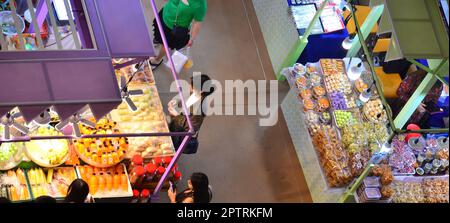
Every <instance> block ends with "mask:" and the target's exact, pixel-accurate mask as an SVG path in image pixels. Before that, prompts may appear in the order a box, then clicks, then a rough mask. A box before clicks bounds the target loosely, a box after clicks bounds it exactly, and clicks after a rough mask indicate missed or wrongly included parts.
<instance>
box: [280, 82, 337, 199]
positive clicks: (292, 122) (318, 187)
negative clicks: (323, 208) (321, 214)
mask: <svg viewBox="0 0 450 223" xmlns="http://www.w3.org/2000/svg"><path fill="white" fill-rule="evenodd" d="M302 109H303V108H302V107H301V105H300V102H299V99H298V93H297V91H296V90H295V89H291V90H290V91H289V93H288V94H287V96H286V98H285V99H284V100H283V102H282V104H281V110H282V111H283V115H284V118H285V120H286V123H287V126H288V130H289V133H290V135H291V138H292V142H293V144H294V148H295V151H296V153H297V157H298V159H299V161H300V164H301V166H302V170H303V174H304V176H305V179H306V183H307V185H308V188H309V192H310V193H311V198H312V200H313V202H317V203H336V202H338V201H339V198H340V196H341V195H342V193H344V192H345V188H330V187H329V186H328V184H327V182H326V180H325V177H324V176H323V172H322V167H321V165H320V162H319V159H318V156H317V153H316V150H315V148H314V146H313V144H312V139H311V137H310V135H309V132H308V129H307V128H306V125H305V124H304V123H305V116H304V114H303V112H301V110H302Z"/></svg>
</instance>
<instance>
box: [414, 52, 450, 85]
mask: <svg viewBox="0 0 450 223" xmlns="http://www.w3.org/2000/svg"><path fill="white" fill-rule="evenodd" d="M407 60H408V61H409V62H411V63H412V64H414V65H416V66H418V67H419V68H420V69H422V70H424V71H426V72H428V73H430V74H433V75H435V76H436V78H437V79H438V80H440V81H441V82H442V83H443V84H445V85H447V86H448V83H447V81H446V80H445V79H444V78H442V77H441V76H440V75H439V74H438V73H437V72H439V70H440V69H441V68H442V67H443V66H444V65H445V63H447V62H448V59H445V60H442V61H441V63H440V64H439V66H438V67H437V68H436V69H435V70H434V71H433V70H431V69H430V68H429V67H427V66H425V65H423V64H421V63H419V62H418V61H417V60H415V59H410V58H408V59H407Z"/></svg>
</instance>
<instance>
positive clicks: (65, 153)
mask: <svg viewBox="0 0 450 223" xmlns="http://www.w3.org/2000/svg"><path fill="white" fill-rule="evenodd" d="M30 135H31V136H62V135H63V134H62V133H60V132H58V131H57V130H56V129H54V128H53V127H51V126H48V127H39V128H37V129H36V130H34V131H33V132H31V133H30ZM25 147H26V149H25V151H26V154H27V156H28V158H30V159H31V160H32V161H33V162H34V163H36V164H37V165H39V166H41V167H48V168H50V167H57V166H60V165H62V164H63V163H64V162H66V160H67V158H68V157H69V141H68V140H66V139H49V140H32V141H30V142H26V143H25Z"/></svg>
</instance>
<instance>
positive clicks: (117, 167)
mask: <svg viewBox="0 0 450 223" xmlns="http://www.w3.org/2000/svg"><path fill="white" fill-rule="evenodd" d="M116 172H117V173H119V174H123V173H125V171H124V169H123V165H122V164H119V165H117V166H116Z"/></svg>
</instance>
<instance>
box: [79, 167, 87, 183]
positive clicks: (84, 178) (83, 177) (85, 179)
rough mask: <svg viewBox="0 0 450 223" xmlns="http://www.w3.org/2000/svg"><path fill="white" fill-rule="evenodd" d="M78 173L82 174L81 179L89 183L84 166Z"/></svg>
mask: <svg viewBox="0 0 450 223" xmlns="http://www.w3.org/2000/svg"><path fill="white" fill-rule="evenodd" d="M78 172H80V176H81V179H83V180H84V181H86V182H87V180H88V179H87V178H86V173H85V172H84V166H79V167H78Z"/></svg>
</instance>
